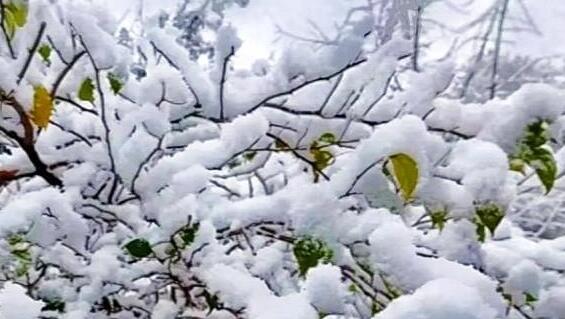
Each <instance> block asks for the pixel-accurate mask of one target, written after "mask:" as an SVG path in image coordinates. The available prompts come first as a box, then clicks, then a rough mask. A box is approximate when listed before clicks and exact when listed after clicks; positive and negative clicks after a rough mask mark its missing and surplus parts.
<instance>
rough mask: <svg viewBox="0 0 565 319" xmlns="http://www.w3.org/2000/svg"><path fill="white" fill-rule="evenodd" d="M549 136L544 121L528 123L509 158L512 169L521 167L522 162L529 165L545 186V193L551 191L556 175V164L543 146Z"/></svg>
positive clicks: (549, 152)
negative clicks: (516, 147) (514, 151)
mask: <svg viewBox="0 0 565 319" xmlns="http://www.w3.org/2000/svg"><path fill="white" fill-rule="evenodd" d="M549 137H550V134H549V126H548V124H547V123H546V122H545V121H536V122H535V123H532V124H529V125H528V126H527V127H526V130H525V133H524V136H523V137H522V139H521V140H520V142H519V144H518V149H517V152H516V153H515V154H514V155H512V156H511V160H510V169H512V170H519V169H523V164H528V165H529V166H531V167H532V168H533V169H534V170H535V171H536V174H537V176H538V178H539V179H540V181H541V183H542V184H543V186H544V187H545V190H546V193H549V192H550V191H551V189H552V188H553V184H554V183H555V179H556V177H557V164H556V163H555V159H554V158H553V154H552V152H551V151H550V150H549V149H547V148H544V146H545V147H546V143H547V142H548V141H549Z"/></svg>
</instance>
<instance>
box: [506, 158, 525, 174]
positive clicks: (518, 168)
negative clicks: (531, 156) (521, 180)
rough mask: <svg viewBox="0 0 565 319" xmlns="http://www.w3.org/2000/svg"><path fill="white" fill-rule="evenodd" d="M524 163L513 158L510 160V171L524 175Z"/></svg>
mask: <svg viewBox="0 0 565 319" xmlns="http://www.w3.org/2000/svg"><path fill="white" fill-rule="evenodd" d="M525 166H526V163H525V162H524V160H522V159H519V158H513V159H511V160H510V170H511V171H514V172H518V173H522V174H524V169H525Z"/></svg>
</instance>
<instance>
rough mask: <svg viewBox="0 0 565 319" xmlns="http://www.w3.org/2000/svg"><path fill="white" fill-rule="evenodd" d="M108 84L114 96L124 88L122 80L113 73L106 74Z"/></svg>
mask: <svg viewBox="0 0 565 319" xmlns="http://www.w3.org/2000/svg"><path fill="white" fill-rule="evenodd" d="M108 82H110V88H111V89H112V92H114V94H118V93H119V92H120V91H121V90H122V88H123V87H124V84H123V83H122V80H121V79H120V78H119V77H118V76H117V75H115V74H114V73H108Z"/></svg>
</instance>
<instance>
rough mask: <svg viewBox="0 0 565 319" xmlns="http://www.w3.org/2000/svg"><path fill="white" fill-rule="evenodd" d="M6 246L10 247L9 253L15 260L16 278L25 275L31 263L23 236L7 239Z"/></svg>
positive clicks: (28, 246) (26, 242)
mask: <svg viewBox="0 0 565 319" xmlns="http://www.w3.org/2000/svg"><path fill="white" fill-rule="evenodd" d="M8 245H9V246H10V253H11V254H12V256H13V257H14V258H15V259H16V263H17V266H16V269H15V273H16V276H17V277H21V276H24V275H26V274H27V273H28V271H29V268H30V267H31V261H32V258H31V252H30V244H29V242H28V241H27V240H26V239H25V237H24V236H23V235H21V234H16V235H12V236H10V237H8Z"/></svg>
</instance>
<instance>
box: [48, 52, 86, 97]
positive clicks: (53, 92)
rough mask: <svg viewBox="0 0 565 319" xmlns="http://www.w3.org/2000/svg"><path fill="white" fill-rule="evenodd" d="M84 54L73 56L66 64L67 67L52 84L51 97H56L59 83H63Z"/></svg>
mask: <svg viewBox="0 0 565 319" xmlns="http://www.w3.org/2000/svg"><path fill="white" fill-rule="evenodd" d="M85 54H86V51H81V52H79V53H78V54H77V55H75V56H74V57H73V59H72V60H71V62H70V63H68V64H67V66H66V67H65V68H64V69H63V71H61V73H59V75H58V76H57V79H55V82H54V83H53V87H52V88H51V96H56V94H57V90H58V89H59V86H61V83H63V80H64V79H65V76H67V74H68V73H69V72H70V71H71V69H72V68H73V66H74V65H75V64H76V63H77V62H78V60H80V58H81V57H82V56H83V55H85Z"/></svg>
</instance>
